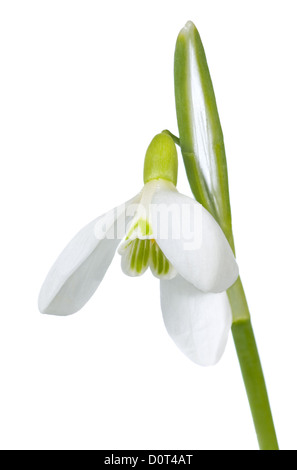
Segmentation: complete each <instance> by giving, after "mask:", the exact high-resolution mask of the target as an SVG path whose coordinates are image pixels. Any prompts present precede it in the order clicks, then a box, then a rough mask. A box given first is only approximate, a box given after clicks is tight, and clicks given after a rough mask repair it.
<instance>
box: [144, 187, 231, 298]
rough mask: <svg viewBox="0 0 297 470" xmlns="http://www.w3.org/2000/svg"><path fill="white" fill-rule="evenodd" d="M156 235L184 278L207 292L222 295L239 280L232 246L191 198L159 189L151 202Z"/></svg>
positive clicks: (205, 211) (215, 224)
mask: <svg viewBox="0 0 297 470" xmlns="http://www.w3.org/2000/svg"><path fill="white" fill-rule="evenodd" d="M151 207H152V209H151V210H152V225H153V236H154V238H155V239H156V241H157V243H158V245H159V247H160V248H161V250H162V251H163V253H164V254H165V256H166V257H167V258H168V260H169V261H170V262H171V263H172V265H173V266H174V267H175V269H176V270H177V272H178V273H179V274H181V276H182V277H183V278H184V279H186V280H187V281H189V282H190V283H192V284H193V285H194V286H195V287H197V289H199V290H202V291H204V292H223V291H225V290H227V289H228V288H229V287H230V286H231V285H232V284H234V282H235V281H236V279H237V277H238V266H237V263H236V260H235V258H234V255H233V252H232V250H231V248H230V245H229V243H228V241H227V239H226V237H225V235H224V233H223V231H222V229H221V228H220V226H219V225H218V223H217V222H216V221H215V219H214V218H213V217H212V215H211V214H210V213H209V212H208V211H207V210H206V209H204V207H203V206H202V205H201V204H199V203H198V202H197V201H195V200H194V199H192V198H189V197H187V196H184V195H183V194H180V193H178V192H177V191H176V190H172V189H160V190H159V191H156V192H155V194H154V198H153V201H152V206H151Z"/></svg>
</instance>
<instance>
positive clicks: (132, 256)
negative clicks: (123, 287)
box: [118, 179, 177, 279]
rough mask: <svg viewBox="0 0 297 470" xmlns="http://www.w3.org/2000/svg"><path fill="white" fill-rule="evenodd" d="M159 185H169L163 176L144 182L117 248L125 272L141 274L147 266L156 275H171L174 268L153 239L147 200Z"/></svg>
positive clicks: (149, 201)
mask: <svg viewBox="0 0 297 470" xmlns="http://www.w3.org/2000/svg"><path fill="white" fill-rule="evenodd" d="M160 185H162V186H165V187H167V186H168V185H172V183H170V182H168V181H167V182H166V181H164V180H162V179H159V180H152V181H149V182H148V183H146V184H145V185H144V188H143V190H142V194H141V201H140V203H139V204H138V207H137V210H136V213H135V215H134V217H133V219H132V221H131V224H130V227H129V229H128V231H127V235H126V237H125V239H124V240H123V242H122V243H121V244H120V246H119V248H118V253H119V254H120V255H121V256H122V270H123V272H124V273H125V274H127V275H128V276H141V275H142V274H143V273H144V272H145V271H146V270H147V268H148V267H150V268H151V271H152V273H153V275H154V276H156V277H158V278H159V279H173V278H174V277H175V276H176V274H177V271H176V270H175V268H174V267H173V266H172V264H171V263H170V262H169V260H168V259H167V258H166V256H165V255H164V253H163V252H162V250H161V249H160V247H159V246H158V244H157V243H156V240H155V239H154V234H153V228H152V223H151V213H150V204H151V201H152V198H153V194H154V192H155V191H156V189H157V188H158V187H160Z"/></svg>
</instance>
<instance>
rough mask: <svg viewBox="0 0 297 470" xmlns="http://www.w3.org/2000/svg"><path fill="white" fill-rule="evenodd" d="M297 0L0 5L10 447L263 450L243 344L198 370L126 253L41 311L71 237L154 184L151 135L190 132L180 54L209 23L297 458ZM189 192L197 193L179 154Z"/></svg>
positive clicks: (239, 203)
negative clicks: (181, 45)
mask: <svg viewBox="0 0 297 470" xmlns="http://www.w3.org/2000/svg"><path fill="white" fill-rule="evenodd" d="M295 4H296V2H295V1H293V0H292V1H289V0H283V1H282V2H279V1H273V0H268V1H266V0H261V2H259V1H258V0H257V1H251V0H249V1H241V2H238V1H237V0H234V1H231V0H229V1H228V0H225V1H224V2H222V1H221V0H201V1H199V0H195V1H190V0H188V1H187V0H184V1H173V0H162V1H160V0H158V1H156V0H150V1H147V2H145V1H139V0H137V1H132V0H131V1H128V0H126V1H125V2H123V1H120V0H119V1H109V2H102V1H85V0H84V1H74V0H71V1H66V0H59V1H55V0H51V1H13V0H10V1H5V0H3V1H2V2H1V4H0V67H1V74H0V100H1V102H0V126H1V127H0V129H1V139H0V152H1V176H0V178H1V184H0V191H1V195H0V197H1V250H0V252H1V257H0V269H1V294H0V296H1V297H0V298H1V313H0V381H1V383H0V447H1V448H3V449H122V450H123V449H159V450H160V449H169V450H174V449H212V450H215V449H231V450H235V449H257V440H256V436H255V433H254V429H253V423H252V419H251V415H250V411H249V407H248V403H247V399H246V396H245V390H244V387H243V383H242V378H241V375H240V370H239V366H238V361H237V357H236V354H235V349H234V345H233V341H232V338H231V337H230V340H229V342H228V345H227V349H226V352H225V354H224V356H223V358H222V360H221V361H220V363H219V364H218V365H217V366H215V367H213V368H208V369H203V368H200V367H198V366H195V365H194V364H192V363H191V362H190V361H189V360H187V358H185V357H184V356H183V355H182V354H181V353H180V352H179V351H178V349H177V348H176V347H175V345H174V344H173V342H172V341H171V340H170V338H169V337H168V335H167V333H166V331H165V327H164V325H163V321H162V317H161V311H160V305H159V286H158V281H157V280H156V279H155V278H153V276H151V275H150V274H149V273H147V274H146V275H145V276H143V277H142V278H139V279H131V278H128V277H125V276H124V275H123V274H122V273H121V270H120V259H119V256H116V257H115V259H114V261H113V263H112V266H111V267H110V269H109V271H108V273H107V275H106V277H105V279H104V281H103V282H102V284H101V286H100V287H99V289H98V291H97V292H96V294H95V295H94V296H93V298H92V299H91V300H90V302H89V303H88V304H87V305H86V306H85V307H84V308H83V309H82V310H81V311H80V312H79V313H77V314H76V315H73V316H72V317H67V318H56V317H49V316H43V315H41V314H39V312H38V309H37V297H38V292H39V289H40V286H41V284H42V282H43V280H44V277H45V275H46V274H47V272H48V270H49V268H50V266H51V265H52V263H53V262H54V260H55V258H56V257H57V255H58V254H59V253H60V251H61V250H62V249H63V247H64V246H65V244H66V243H67V242H68V241H69V240H70V239H71V238H72V237H73V236H74V234H75V233H76V232H77V231H78V230H79V229H80V228H81V227H82V226H84V225H85V224H86V223H88V222H89V221H90V220H92V219H93V218H94V217H96V216H97V215H100V214H101V213H103V212H105V211H107V210H108V209H110V208H112V207H114V206H116V205H118V204H120V203H122V202H123V201H125V200H127V199H129V198H130V197H131V196H133V195H134V194H135V193H136V192H138V191H139V190H140V189H141V186H142V165H143V157H144V154H145V151H146V148H147V146H148V144H149V142H150V140H151V139H152V138H153V136H154V135H155V134H156V133H158V132H160V131H162V130H163V129H164V128H169V129H170V130H171V131H172V132H174V133H177V124H176V117H175V106H174V88H173V55H174V47H175V41H176V37H177V34H178V32H179V30H180V29H181V28H182V27H183V25H184V24H185V23H186V21H187V20H189V19H191V20H192V21H193V22H194V23H195V24H196V26H197V27H198V29H199V31H200V34H201V37H202V40H203V43H204V46H205V50H206V54H207V58H208V63H209V67H210V71H211V75H212V79H213V83H214V88H215V92H216V96H217V103H218V107H219V112H220V117H221V123H222V127H223V131H224V136H225V144H226V151H227V159H228V167H229V179H230V194H231V203H232V212H233V225H234V235H235V243H236V248H237V258H238V263H239V266H240V271H241V276H242V280H243V283H244V286H245V290H246V294H247V298H248V302H249V305H250V310H251V314H252V319H253V325H254V329H255V334H256V338H257V342H258V346H259V350H260V354H261V359H262V363H263V367H264V372H265V376H266V381H267V386H268V390H269V396H270V400H271V406H272V410H273V415H274V420H275V425H276V429H277V432H278V437H279V442H280V446H281V448H282V449H296V448H297V436H296V418H297V415H296V411H297V410H296V394H297V378H296V357H297V314H296V289H297V287H296V285H297V284H296V265H297V249H296V236H297V233H296V193H297V188H296V179H297V173H296V169H297V165H296V161H297V146H296V130H297V116H296V105H297V95H296V83H297V68H296V46H297V30H296V14H295V6H296V5H295ZM178 188H179V189H180V190H181V191H182V192H184V193H186V194H190V190H189V187H188V184H187V180H186V178H185V174H184V168H183V165H182V160H181V161H180V178H179V185H178Z"/></svg>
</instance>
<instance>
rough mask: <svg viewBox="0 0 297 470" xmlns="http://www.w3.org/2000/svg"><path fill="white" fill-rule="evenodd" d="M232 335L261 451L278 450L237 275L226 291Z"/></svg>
mask: <svg viewBox="0 0 297 470" xmlns="http://www.w3.org/2000/svg"><path fill="white" fill-rule="evenodd" d="M228 296H229V300H230V304H231V308H232V313H233V325H232V334H233V339H234V343H235V347H236V352H237V356H238V359H239V364H240V368H241V373H242V376H243V380H244V384H245V388H246V393H247V396H248V400H249V404H250V408H251V412H252V416H253V420H254V425H255V429H256V433H257V437H258V442H259V446H260V449H261V450H278V449H279V448H278V443H277V437H276V433H275V429H274V424H273V418H272V414H271V409H270V405H269V399H268V394H267V389H266V385H265V379H264V375H263V371H262V366H261V362H260V358H259V353H258V349H257V344H256V341H255V337H254V332H253V328H252V324H251V320H250V314H249V310H248V305H247V301H246V298H245V294H244V290H243V287H242V284H241V280H240V278H238V280H237V281H236V283H235V284H234V285H233V286H232V287H231V288H230V289H229V290H228Z"/></svg>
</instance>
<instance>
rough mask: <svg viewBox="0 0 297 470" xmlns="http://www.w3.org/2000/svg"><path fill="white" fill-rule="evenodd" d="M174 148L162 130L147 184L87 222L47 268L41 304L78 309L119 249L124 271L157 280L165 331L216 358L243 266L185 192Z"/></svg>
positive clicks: (46, 309) (192, 354) (150, 155)
mask: <svg viewBox="0 0 297 470" xmlns="http://www.w3.org/2000/svg"><path fill="white" fill-rule="evenodd" d="M177 166H178V163H177V152H176V148H175V144H174V142H173V140H172V139H171V137H170V136H169V135H167V134H165V133H162V134H158V135H157V136H156V137H155V138H154V139H153V140H152V142H151V144H150V146H149V148H148V150H147V153H146V157H145V163H144V187H143V189H142V191H141V192H140V193H139V194H138V195H136V196H135V197H134V198H132V199H131V200H130V201H128V202H126V203H125V204H123V205H121V206H119V207H117V208H115V209H113V210H111V211H109V212H107V213H106V214H104V215H102V216H101V217H99V218H97V219H95V220H94V221H92V222H91V223H89V224H88V225H87V226H86V227H84V228H83V229H82V230H81V231H80V232H79V233H78V234H77V235H76V236H75V237H74V238H73V240H72V241H71V242H70V243H69V244H68V246H66V248H65V249H64V251H63V252H62V253H61V254H60V256H59V257H58V259H57V261H56V262H55V264H54V265H53V267H52V269H51V270H50V272H49V274H48V276H47V278H46V279H45V282H44V284H43V286H42V288H41V292H40V295H39V309H40V311H41V312H42V313H46V314H51V315H70V314H73V313H75V312H77V311H78V310H80V309H81V308H82V307H83V306H84V305H85V303H86V302H87V301H88V300H89V299H90V297H91V296H92V295H93V294H94V292H95V291H96V289H97V288H98V286H99V284H100V283H101V281H102V279H103V277H104V275H105V273H106V271H107V269H108V267H109V265H110V263H111V261H112V259H113V257H114V255H115V253H116V251H118V253H119V255H120V256H121V265H122V270H123V272H124V273H125V274H127V275H128V276H140V275H142V274H143V273H144V272H145V271H146V270H147V269H148V268H150V270H151V271H152V273H153V275H154V276H156V277H157V278H159V279H160V290H161V309H162V313H163V318H164V323H165V326H166V329H167V331H168V333H169V335H170V336H171V338H172V339H173V341H174V342H175V343H176V345H177V346H178V347H179V348H180V350H181V351H182V352H183V353H184V354H185V355H186V356H187V357H189V358H190V359H191V360H192V361H194V362H195V363H197V364H200V365H204V366H206V365H212V364H215V363H216V362H217V361H218V360H219V359H220V357H221V355H222V353H223V351H224V348H225V345H226V342H227V339H228V334H229V331H230V327H231V323H232V314H231V309H230V305H229V301H228V297H227V294H226V290H227V289H228V288H229V287H230V286H231V285H232V284H233V283H234V282H235V281H236V279H237V277H238V267H237V264H236V261H235V258H234V255H233V252H232V250H231V248H230V246H229V243H228V242H227V239H226V237H225V235H224V234H223V232H222V230H221V228H220V226H219V225H218V223H217V222H216V221H215V219H214V218H213V217H212V215H210V213H209V212H208V211H207V210H206V209H204V208H203V206H202V205H201V204H199V203H198V202H196V201H195V200H194V199H192V198H189V197H187V196H185V195H182V194H180V193H179V192H178V191H177V189H176V183H177Z"/></svg>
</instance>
